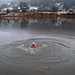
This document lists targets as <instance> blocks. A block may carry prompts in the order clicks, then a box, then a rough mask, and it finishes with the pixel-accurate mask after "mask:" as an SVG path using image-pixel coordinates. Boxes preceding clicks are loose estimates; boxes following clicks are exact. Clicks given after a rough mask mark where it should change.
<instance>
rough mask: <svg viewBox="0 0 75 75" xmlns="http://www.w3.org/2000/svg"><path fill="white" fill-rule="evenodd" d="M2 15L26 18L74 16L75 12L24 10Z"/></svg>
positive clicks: (2, 14) (0, 14)
mask: <svg viewBox="0 0 75 75" xmlns="http://www.w3.org/2000/svg"><path fill="white" fill-rule="evenodd" d="M4 17H26V18H57V17H61V18H75V13H72V12H69V13H68V12H66V13H59V12H26V13H14V12H10V13H0V18H4Z"/></svg>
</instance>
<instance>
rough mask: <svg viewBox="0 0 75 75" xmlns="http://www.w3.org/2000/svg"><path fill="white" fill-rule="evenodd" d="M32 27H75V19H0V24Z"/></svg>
mask: <svg viewBox="0 0 75 75" xmlns="http://www.w3.org/2000/svg"><path fill="white" fill-rule="evenodd" d="M27 25H28V28H31V29H40V30H42V29H43V30H45V29H46V30H47V29H49V30H50V29H53V28H60V29H75V19H64V18H55V19H54V18H51V19H29V20H28V19H10V18H8V19H0V26H3V27H4V26H5V27H16V28H18V27H19V28H27Z"/></svg>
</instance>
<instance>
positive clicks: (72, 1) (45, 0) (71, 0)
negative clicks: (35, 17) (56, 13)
mask: <svg viewBox="0 0 75 75" xmlns="http://www.w3.org/2000/svg"><path fill="white" fill-rule="evenodd" d="M57 2H60V3H63V4H64V7H65V8H67V9H68V8H70V7H72V6H74V5H75V0H30V1H29V3H30V4H31V5H35V6H39V5H44V6H48V5H53V4H54V3H57Z"/></svg>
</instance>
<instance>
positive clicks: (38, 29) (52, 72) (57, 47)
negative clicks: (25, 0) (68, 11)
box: [0, 18, 75, 75]
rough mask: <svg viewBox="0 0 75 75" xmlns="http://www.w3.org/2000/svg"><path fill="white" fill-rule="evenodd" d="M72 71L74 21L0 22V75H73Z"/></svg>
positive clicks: (31, 20)
mask: <svg viewBox="0 0 75 75" xmlns="http://www.w3.org/2000/svg"><path fill="white" fill-rule="evenodd" d="M32 42H35V43H36V45H37V47H36V48H31V47H30V45H31V44H32ZM74 70H75V19H74V18H73V19H72V18H70V19H67V18H55V19H54V18H50V19H22V18H6V19H0V75H75V71H74Z"/></svg>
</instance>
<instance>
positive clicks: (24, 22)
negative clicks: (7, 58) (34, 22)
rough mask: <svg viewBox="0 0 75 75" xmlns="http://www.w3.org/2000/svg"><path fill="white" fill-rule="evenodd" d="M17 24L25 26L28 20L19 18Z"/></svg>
mask: <svg viewBox="0 0 75 75" xmlns="http://www.w3.org/2000/svg"><path fill="white" fill-rule="evenodd" d="M19 24H20V26H21V28H26V27H27V25H28V20H25V19H20V20H19Z"/></svg>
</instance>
